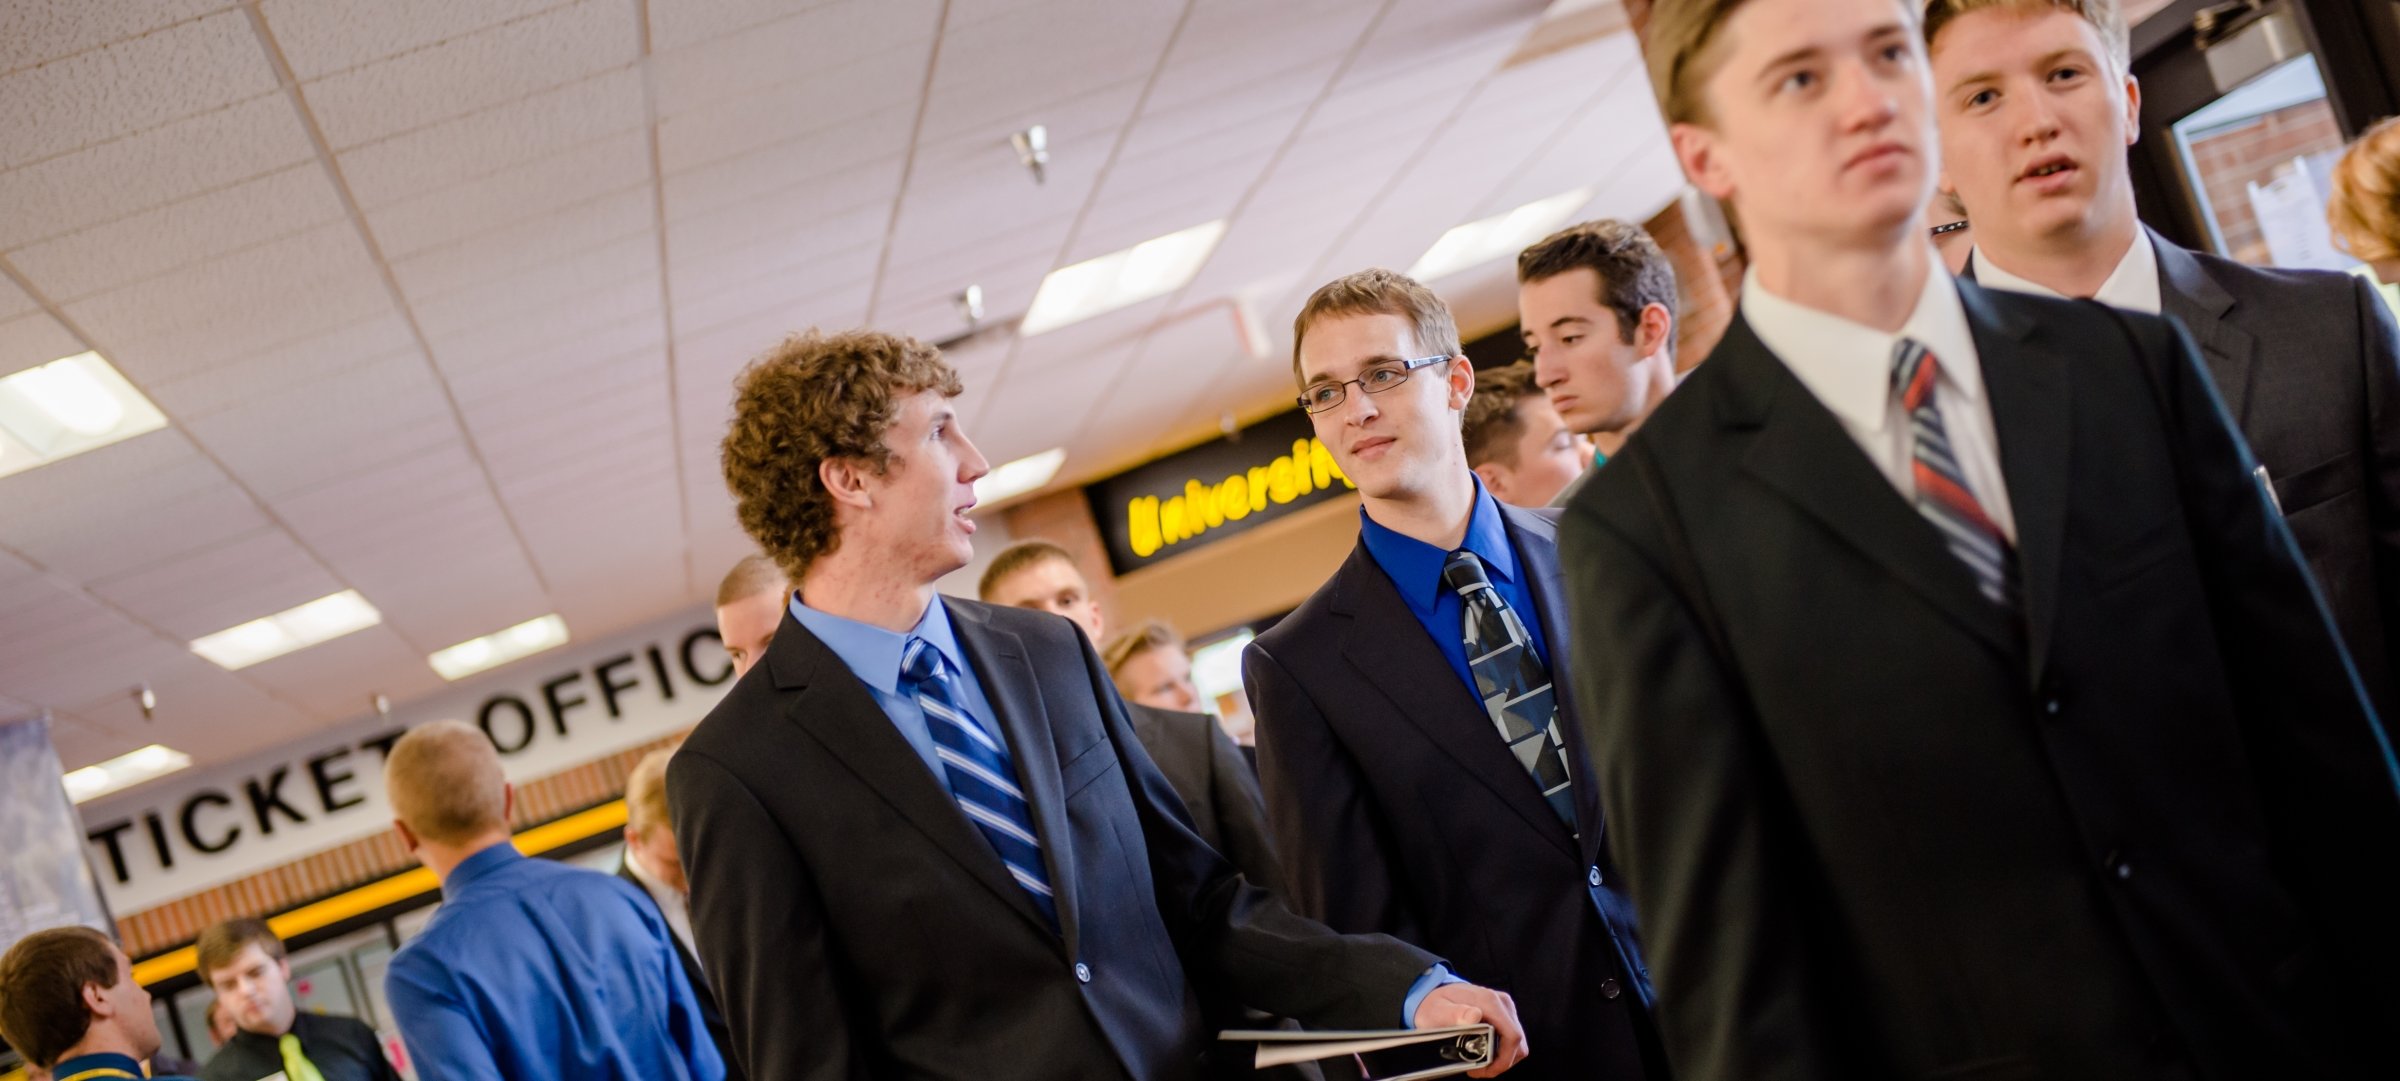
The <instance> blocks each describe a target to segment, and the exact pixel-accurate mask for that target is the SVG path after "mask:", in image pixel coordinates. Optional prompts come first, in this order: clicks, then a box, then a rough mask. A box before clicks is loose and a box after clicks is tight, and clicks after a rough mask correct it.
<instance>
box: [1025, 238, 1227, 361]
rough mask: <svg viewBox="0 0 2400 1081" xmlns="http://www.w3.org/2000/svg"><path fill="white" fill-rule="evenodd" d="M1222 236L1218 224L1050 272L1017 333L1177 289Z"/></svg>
mask: <svg viewBox="0 0 2400 1081" xmlns="http://www.w3.org/2000/svg"><path fill="white" fill-rule="evenodd" d="M1224 235H1225V222H1224V220H1223V219H1218V220H1216V221H1212V222H1209V223H1208V224H1206V225H1195V226H1192V227H1191V228H1189V229H1184V230H1180V231H1177V232H1173V233H1168V234H1167V235H1165V236H1162V237H1158V238H1156V239H1154V240H1145V241H1143V242H1141V243H1139V244H1136V245H1134V246H1132V247H1130V248H1127V249H1125V250H1124V251H1113V252H1110V253H1108V254H1107V255H1103V256H1099V257H1098V258H1094V259H1086V260H1084V261H1083V262H1080V263H1077V264H1075V265H1074V266H1069V267H1060V268H1058V269H1057V270H1053V271H1051V272H1050V276H1049V277H1047V278H1043V279H1042V287H1041V288H1040V289H1039V290H1037V291H1035V293H1034V294H1033V307H1032V308H1030V309H1028V310H1027V311H1026V312H1025V322H1024V324H1023V325H1022V326H1021V327H1019V328H1018V332H1019V333H1021V334H1024V335H1025V336H1027V337H1031V336H1033V335H1036V334H1040V333H1042V332H1043V331H1046V330H1057V329H1058V328H1060V327H1063V326H1066V325H1068V324H1070V323H1080V322H1082V321H1084V320H1086V319H1089V318H1091V317H1093V316H1095V315H1105V314H1107V313H1109V312H1113V311H1115V310H1117V309H1119V308H1122V307H1125V306H1126V305H1129V304H1138V303H1141V302H1142V301H1145V300H1148V299H1150V298H1152V297H1159V296H1165V295H1167V294H1168V293H1172V292H1174V291H1175V290H1177V289H1181V288H1183V285H1184V283H1185V282H1188V281H1191V280H1192V276H1193V275H1195V274H1198V273H1200V266H1201V264H1203V263H1206V262H1208V253H1210V252H1212V251H1215V250H1216V249H1217V240H1218V238H1220V237H1222V236H1224Z"/></svg>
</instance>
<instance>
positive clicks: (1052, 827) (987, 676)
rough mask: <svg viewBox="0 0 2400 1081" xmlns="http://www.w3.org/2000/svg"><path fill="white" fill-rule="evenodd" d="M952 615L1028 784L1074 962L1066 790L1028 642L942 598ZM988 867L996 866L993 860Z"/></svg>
mask: <svg viewBox="0 0 2400 1081" xmlns="http://www.w3.org/2000/svg"><path fill="white" fill-rule="evenodd" d="M939 603H941V604H943V605H945V606H947V607H948V608H949V611H950V627H951V630H952V632H953V633H955V634H956V635H957V636H958V643H959V645H960V647H962V648H963V649H965V650H966V653H967V663H969V664H972V665H974V666H975V675H976V676H977V677H978V678H979V679H980V680H981V681H982V683H983V694H984V697H985V698H988V699H990V700H991V703H992V709H993V710H994V711H995V712H997V713H999V714H1000V716H999V718H998V720H999V722H1000V728H1001V730H1002V731H1003V732H1005V733H1007V735H1008V750H1009V755H1010V757H1012V758H1014V759H1015V760H1016V766H1017V781H1018V783H1020V784H1022V785H1024V786H1025V801H1026V802H1027V803H1030V804H1032V805H1033V822H1034V829H1035V832H1036V833H1038V834H1040V835H1041V838H1042V859H1043V861H1044V862H1046V863H1048V864H1049V865H1050V885H1051V888H1052V889H1053V890H1054V891H1055V894H1054V900H1055V901H1056V903H1057V905H1058V925H1059V930H1060V932H1061V933H1062V934H1063V936H1064V938H1065V945H1066V950H1067V956H1069V957H1073V956H1075V943H1076V915H1077V913H1076V906H1075V853H1074V850H1073V846H1072V845H1071V844H1069V843H1068V841H1069V840H1070V839H1071V838H1073V837H1074V833H1073V831H1071V830H1070V829H1069V828H1068V826H1067V793H1066V785H1065V783H1064V782H1062V781H1061V780H1060V779H1059V762H1058V743H1057V741H1056V740H1053V739H1051V738H1050V723H1049V717H1050V712H1049V710H1048V709H1046V708H1045V707H1044V706H1043V704H1042V688H1041V685H1040V684H1039V683H1038V682H1036V681H1035V679H1034V676H1033V665H1032V664H1031V663H1029V662H1028V661H1027V660H1026V656H1025V643H1024V640H1023V639H1020V638H1018V637H1017V636H1016V635H1015V634H1013V633H1011V632H1009V631H1005V630H1001V629H1000V628H998V627H995V626H992V624H991V622H990V619H989V616H988V614H987V613H985V612H984V611H983V610H982V609H981V608H979V607H977V606H975V605H971V604H965V603H961V602H956V601H952V600H950V599H949V598H946V597H945V598H942V599H941V600H940V602H939ZM992 862H993V865H994V866H998V865H999V860H998V858H997V857H994V859H993V861H992ZM1010 886H1011V887H1012V888H1013V889H1015V892H1016V894H1017V897H1016V898H1015V899H1016V900H1017V902H1018V903H1019V907H1021V908H1022V909H1024V911H1025V912H1026V913H1027V914H1029V915H1030V914H1033V913H1034V908H1033V905H1032V903H1031V902H1030V901H1027V900H1025V898H1024V890H1023V889H1021V888H1016V885H1015V880H1014V879H1011V880H1010Z"/></svg>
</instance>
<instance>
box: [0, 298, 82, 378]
mask: <svg viewBox="0 0 2400 1081" xmlns="http://www.w3.org/2000/svg"><path fill="white" fill-rule="evenodd" d="M85 348H86V346H85V345H84V344H83V343H82V342H81V341H78V340H76V338H75V335H73V334H71V333H69V332H68V331H67V328H66V326H65V325H64V324H62V323H60V322H59V321H58V320H56V319H52V318H51V317H49V316H48V315H45V314H43V313H41V312H35V313H33V314H32V315H24V316H19V317H17V318H15V319H11V320H8V321H7V322H0V375H10V374H14V373H16V372H21V371H24V370H25V369H27V368H31V367H35V366H37V365H42V364H48V363H50V362H51V361H53V360H57V359H58V358H60V357H71V356H74V355H75V354H77V353H80V352H83V351H84V349H85Z"/></svg>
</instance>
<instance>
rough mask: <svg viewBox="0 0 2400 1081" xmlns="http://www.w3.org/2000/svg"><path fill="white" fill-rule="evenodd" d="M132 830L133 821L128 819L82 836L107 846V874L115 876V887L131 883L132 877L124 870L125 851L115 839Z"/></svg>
mask: <svg viewBox="0 0 2400 1081" xmlns="http://www.w3.org/2000/svg"><path fill="white" fill-rule="evenodd" d="M132 828H133V820H132V819H130V818H128V819H126V820H125V821H123V822H117V823H113V824H110V825H106V826H102V827H100V828H99V829H96V830H93V831H92V832H90V833H87V834H84V835H83V837H84V839H85V840H87V841H98V842H100V843H101V844H103V845H106V846H108V873H110V874H112V875H115V876H117V885H120V886H122V885H124V884H125V883H127V882H130V881H132V880H133V876H132V875H131V874H129V873H127V872H126V870H125V849H124V847H123V846H122V845H119V844H118V843H117V837H118V835H120V834H122V833H124V832H125V831H126V830H129V829H132Z"/></svg>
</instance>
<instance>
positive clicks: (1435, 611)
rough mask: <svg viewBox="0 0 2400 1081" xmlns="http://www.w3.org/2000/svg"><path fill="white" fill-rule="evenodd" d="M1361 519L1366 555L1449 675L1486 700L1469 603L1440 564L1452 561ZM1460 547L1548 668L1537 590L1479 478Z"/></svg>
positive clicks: (1496, 504)
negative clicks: (1472, 660)
mask: <svg viewBox="0 0 2400 1081" xmlns="http://www.w3.org/2000/svg"><path fill="white" fill-rule="evenodd" d="M1358 520H1359V535H1360V537H1361V538H1362V539H1364V540H1365V541H1366V545H1367V554H1368V555H1370V556H1373V557H1374V558H1375V565H1376V566H1378V567H1381V568H1383V573H1384V576H1385V577H1388V578H1390V579H1391V580H1392V585H1393V586H1394V587H1395V588H1397V589H1399V591H1400V599H1401V600H1403V601H1406V602H1407V603H1408V610H1409V612H1410V613H1411V614H1413V615H1415V616H1416V617H1417V623H1418V624H1419V625H1421V626H1423V627H1424V628H1425V633H1426V634H1429V635H1431V636H1433V644H1434V645H1435V646H1437V647H1440V649H1441V651H1442V657H1443V659H1445V660H1447V661H1449V662H1450V671H1451V672H1452V673H1453V674H1455V675H1457V676H1458V679H1459V682H1461V683H1464V684H1466V687H1467V693H1468V696H1469V697H1471V698H1473V699H1474V700H1476V701H1478V702H1480V701H1483V692H1482V691H1480V690H1477V689H1476V687H1475V673H1474V672H1473V671H1472V670H1470V669H1469V668H1468V667H1467V642H1466V633H1465V626H1466V623H1465V620H1466V602H1465V601H1462V600H1460V599H1459V596H1458V591H1457V590H1454V589H1451V588H1450V587H1449V586H1446V585H1443V584H1442V564H1443V563H1446V562H1448V561H1449V559H1450V553H1449V552H1447V551H1444V550H1442V549H1440V548H1436V547H1434V546H1433V545H1430V544H1427V543H1425V542H1424V541H1421V540H1418V539H1416V538H1415V537H1410V536H1404V535H1402V534H1400V533H1397V532H1394V531H1393V530H1391V529H1388V528H1385V527H1384V526H1383V524H1382V523H1379V522H1377V521H1376V520H1375V519H1373V518H1370V517H1368V516H1367V512H1366V509H1365V508H1363V507H1362V508H1360V509H1359V512H1358ZM1459 548H1461V549H1464V550H1466V551H1469V552H1473V553H1475V557H1476V558H1478V559H1481V560H1483V569H1484V574H1485V575H1486V576H1487V577H1489V578H1490V579H1491V580H1492V588H1493V589H1495V590H1498V591H1499V593H1500V599H1501V600H1503V601H1506V602H1508V607H1509V608H1510V609H1511V610H1512V611H1514V612H1516V613H1517V618H1518V619H1519V620H1521V621H1523V622H1524V624H1525V630H1526V631H1527V633H1529V634H1531V635H1533V655H1534V656H1535V657H1537V658H1540V660H1541V662H1542V666H1543V667H1544V668H1545V669H1546V668H1548V667H1549V665H1550V645H1549V642H1548V641H1547V640H1545V638H1544V637H1543V635H1542V616H1541V611H1540V609H1537V608H1535V607H1534V606H1533V590H1532V588H1531V587H1530V586H1529V585H1527V583H1526V581H1525V572H1524V567H1523V564H1522V563H1521V562H1520V561H1519V560H1518V559H1517V550H1516V548H1515V547H1513V546H1512V545H1510V544H1509V543H1508V529H1507V527H1506V525H1505V524H1504V523H1503V522H1502V521H1501V518H1500V504H1499V502H1498V501H1497V500H1494V499H1493V498H1492V496H1491V493H1489V492H1486V491H1484V490H1483V481H1482V479H1480V478H1478V479H1477V480H1476V481H1475V510H1474V512H1473V514H1471V515H1470V516H1469V517H1468V518H1467V536H1466V539H1465V540H1464V541H1463V542H1461V543H1460V544H1459Z"/></svg>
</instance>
